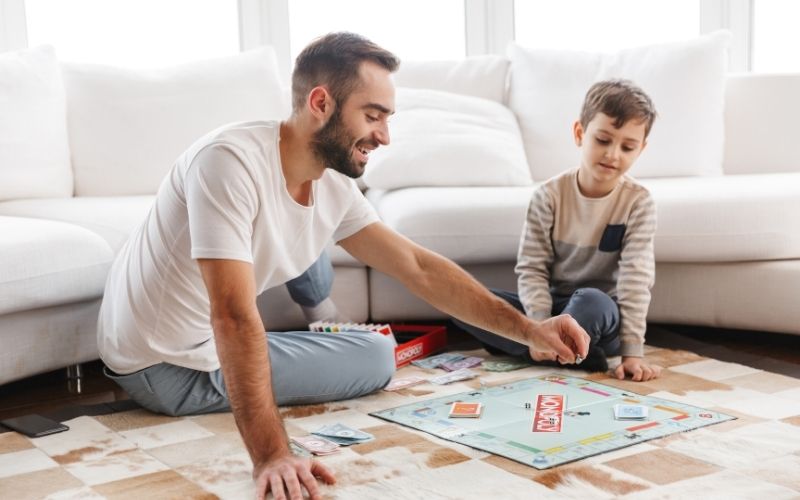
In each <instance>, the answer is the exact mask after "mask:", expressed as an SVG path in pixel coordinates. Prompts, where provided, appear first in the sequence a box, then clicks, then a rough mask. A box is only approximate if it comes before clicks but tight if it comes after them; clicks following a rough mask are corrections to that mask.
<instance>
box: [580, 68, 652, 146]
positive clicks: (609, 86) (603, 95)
mask: <svg viewBox="0 0 800 500" xmlns="http://www.w3.org/2000/svg"><path fill="white" fill-rule="evenodd" d="M597 113H603V114H605V115H608V116H610V117H611V118H614V119H615V120H614V123H613V125H614V126H615V127H616V128H620V127H622V126H623V125H625V124H626V123H627V122H628V121H629V120H636V121H639V122H642V123H644V137H645V139H646V138H647V136H648V135H649V134H650V129H651V128H652V127H653V122H654V121H655V119H656V116H657V113H656V108H655V106H654V105H653V101H652V100H651V99H650V96H648V95H647V94H646V93H645V92H644V90H642V89H641V88H639V87H638V86H637V85H636V84H634V83H633V82H632V81H630V80H623V79H614V80H604V81H602V82H597V83H595V84H594V85H592V86H591V87H589V91H588V92H586V98H585V99H584V101H583V109H581V119H580V121H581V126H582V127H583V129H584V130H586V127H587V126H588V125H589V122H590V121H592V119H594V117H595V116H596V115H597Z"/></svg>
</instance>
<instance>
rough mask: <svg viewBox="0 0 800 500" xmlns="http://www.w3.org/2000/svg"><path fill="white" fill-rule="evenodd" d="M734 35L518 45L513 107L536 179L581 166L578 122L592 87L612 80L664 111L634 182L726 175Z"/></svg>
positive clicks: (513, 64) (513, 54) (511, 53)
mask: <svg viewBox="0 0 800 500" xmlns="http://www.w3.org/2000/svg"><path fill="white" fill-rule="evenodd" d="M730 38H731V35H730V33H729V32H726V31H719V32H715V33H712V34H710V35H705V36H701V37H698V38H696V39H693V40H689V41H685V42H674V43H664V44H659V45H649V46H645V47H639V48H632V49H627V50H622V51H619V52H617V53H613V54H601V53H589V52H577V51H564V50H534V49H526V48H523V47H520V46H518V45H513V44H512V45H511V46H510V48H509V57H510V58H511V88H510V94H509V106H510V107H511V109H512V110H513V111H514V113H515V114H516V115H517V119H518V120H519V124H520V129H521V131H522V137H523V140H524V142H525V152H526V154H527V156H528V163H529V165H530V168H531V174H532V175H533V178H534V179H536V180H542V179H547V178H549V177H552V176H554V175H557V174H559V173H561V172H563V171H564V170H566V169H568V168H572V167H576V166H578V162H579V158H580V156H579V150H578V148H577V147H576V146H575V143H574V141H573V138H572V124H573V123H574V122H575V120H576V119H577V118H578V116H579V115H580V110H581V105H582V104H583V99H584V96H585V95H586V91H587V90H588V89H589V87H590V86H591V85H592V83H594V82H596V81H600V80H606V79H609V78H627V79H630V80H633V81H634V82H635V83H636V84H637V85H639V86H640V87H641V88H642V89H643V90H644V91H645V92H647V94H648V95H650V97H651V98H652V99H653V102H654V104H655V107H656V110H657V112H658V118H656V121H655V124H654V125H653V129H652V130H651V132H650V136H649V137H648V146H647V148H646V149H645V151H644V152H643V153H642V155H641V156H640V157H639V160H638V161H637V162H636V163H635V164H634V166H633V168H632V169H631V174H632V175H633V176H634V177H674V176H692V175H720V174H722V156H723V146H724V90H725V72H726V68H727V47H728V45H729V43H730Z"/></svg>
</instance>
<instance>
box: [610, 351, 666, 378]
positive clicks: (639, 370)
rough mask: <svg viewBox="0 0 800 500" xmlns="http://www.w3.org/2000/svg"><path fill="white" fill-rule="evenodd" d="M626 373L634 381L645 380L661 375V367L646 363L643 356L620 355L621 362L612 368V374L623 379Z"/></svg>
mask: <svg viewBox="0 0 800 500" xmlns="http://www.w3.org/2000/svg"><path fill="white" fill-rule="evenodd" d="M626 374H627V375H630V376H631V380H633V381H634V382H647V381H648V380H653V379H654V378H658V376H659V375H661V367H660V366H658V365H649V364H647V362H645V360H644V358H638V357H633V356H622V363H620V365H619V366H618V367H617V368H616V369H615V370H614V376H615V377H617V378H618V379H620V380H623V379H624V378H625V375H626Z"/></svg>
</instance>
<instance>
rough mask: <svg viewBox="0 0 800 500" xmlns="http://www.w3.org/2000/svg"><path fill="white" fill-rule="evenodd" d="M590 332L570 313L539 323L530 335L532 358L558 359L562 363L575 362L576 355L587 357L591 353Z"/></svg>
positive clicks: (529, 342) (529, 343)
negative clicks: (547, 354) (545, 355)
mask: <svg viewBox="0 0 800 500" xmlns="http://www.w3.org/2000/svg"><path fill="white" fill-rule="evenodd" d="M589 341H590V339H589V334H588V333H586V330H584V329H583V328H581V326H580V325H579V324H578V322H577V321H575V319H574V318H573V317H572V316H570V315H569V314H562V315H560V316H556V317H554V318H550V319H548V320H546V321H543V322H541V323H539V325H538V327H537V328H535V329H533V330H532V332H531V333H530V334H529V335H528V347H529V349H530V353H531V358H533V359H534V360H536V359H537V358H538V359H539V360H541V359H545V358H543V353H550V355H549V356H547V359H553V360H558V362H559V363H561V364H562V365H565V364H568V363H574V362H575V357H576V356H580V357H581V358H582V359H586V356H587V355H588V353H589Z"/></svg>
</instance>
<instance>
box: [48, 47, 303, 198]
mask: <svg viewBox="0 0 800 500" xmlns="http://www.w3.org/2000/svg"><path fill="white" fill-rule="evenodd" d="M63 69H64V83H65V86H66V91H67V102H68V107H69V116H68V120H69V140H70V146H71V148H72V163H73V167H74V171H75V193H76V195H78V196H112V195H141V194H155V192H156V190H157V189H158V186H159V184H160V183H161V180H162V179H163V178H164V176H165V175H166V173H167V172H168V171H169V168H170V167H171V166H172V164H173V162H174V161H175V159H176V158H177V157H178V155H179V154H180V153H182V152H183V151H184V150H185V149H186V148H188V147H189V146H190V145H191V144H192V143H193V142H194V141H195V140H197V138H199V137H200V136H202V135H203V134H205V133H207V132H209V131H210V130H212V129H214V128H216V127H219V126H221V125H224V124H226V123H229V122H236V121H245V120H255V119H281V118H284V117H285V116H286V114H287V112H288V109H289V103H288V101H287V100H286V98H285V94H284V93H283V91H282V89H281V83H280V80H279V78H278V69H277V63H276V60H275V55H274V52H273V51H272V49H271V48H266V47H265V48H262V49H258V50H254V51H250V52H243V53H241V54H237V55H235V56H230V57H222V58H218V59H213V60H208V61H200V62H194V63H189V64H184V65H180V66H174V67H171V68H168V69H163V70H150V71H143V70H128V69H123V68H115V67H110V66H100V65H91V64H65V65H64V68H63Z"/></svg>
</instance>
